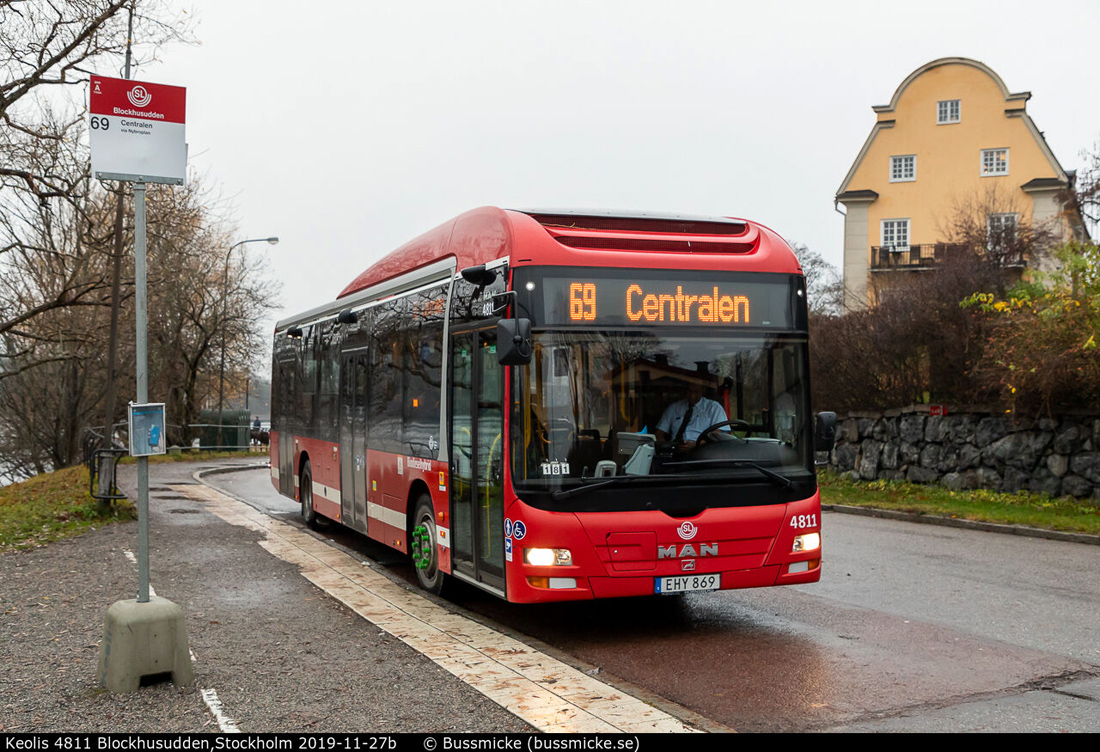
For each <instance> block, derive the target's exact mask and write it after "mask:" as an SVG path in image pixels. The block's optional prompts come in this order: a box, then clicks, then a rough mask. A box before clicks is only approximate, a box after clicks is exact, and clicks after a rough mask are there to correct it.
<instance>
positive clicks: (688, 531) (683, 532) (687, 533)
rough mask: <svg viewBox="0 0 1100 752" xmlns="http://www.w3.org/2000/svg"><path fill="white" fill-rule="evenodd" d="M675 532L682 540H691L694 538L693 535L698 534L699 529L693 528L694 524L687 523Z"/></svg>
mask: <svg viewBox="0 0 1100 752" xmlns="http://www.w3.org/2000/svg"><path fill="white" fill-rule="evenodd" d="M676 532H678V533H679V534H680V537H681V538H683V539H684V540H691V539H692V538H694V537H695V534H696V533H697V532H699V528H697V527H695V523H693V522H690V521H688V522H685V523H684V524H683V525H680V529H679V530H677V531H676Z"/></svg>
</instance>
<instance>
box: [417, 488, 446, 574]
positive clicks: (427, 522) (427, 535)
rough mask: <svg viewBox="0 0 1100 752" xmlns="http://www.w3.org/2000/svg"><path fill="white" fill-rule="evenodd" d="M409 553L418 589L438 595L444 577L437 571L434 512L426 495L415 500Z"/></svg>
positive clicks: (429, 498) (437, 548)
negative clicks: (418, 585)
mask: <svg viewBox="0 0 1100 752" xmlns="http://www.w3.org/2000/svg"><path fill="white" fill-rule="evenodd" d="M409 553H410V555H411V556H412V560H413V567H414V568H415V569H416V580H417V582H419V583H420V587H422V588H424V589H425V590H427V591H428V592H429V593H434V594H436V595H440V594H441V593H442V592H443V584H444V580H445V578H446V575H445V574H443V573H442V572H441V571H439V539H438V537H437V533H436V527H435V510H434V509H433V507H432V499H431V497H430V496H428V494H421V496H420V498H419V499H417V500H416V514H415V515H414V516H413V526H412V535H411V536H410V539H409Z"/></svg>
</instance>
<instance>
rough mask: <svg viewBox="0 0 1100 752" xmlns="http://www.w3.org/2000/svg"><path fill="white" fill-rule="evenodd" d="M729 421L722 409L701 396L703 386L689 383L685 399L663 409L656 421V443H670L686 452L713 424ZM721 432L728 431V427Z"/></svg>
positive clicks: (695, 382)
mask: <svg viewBox="0 0 1100 752" xmlns="http://www.w3.org/2000/svg"><path fill="white" fill-rule="evenodd" d="M727 420H729V416H727V415H726V411H725V410H723V409H722V406H721V405H720V404H718V403H717V402H715V401H714V400H712V399H707V398H706V397H704V396H703V385H702V384H701V383H700V382H697V381H692V382H690V383H689V384H688V393H687V398H686V399H682V400H678V401H676V402H673V403H672V404H671V405H669V406H668V407H666V408H665V411H664V413H662V414H661V419H660V420H659V421H657V430H656V433H657V441H659V442H666V441H670V440H671V441H672V443H673V444H676V445H678V446H680V447H683V448H685V449H690V448H691V447H693V446H695V442H696V440H697V439H698V438H699V434H700V433H702V432H703V431H704V430H705V429H707V428H710V427H711V426H713V425H715V424H716V423H724V422H726V421H727ZM723 430H726V431H728V430H729V427H728V426H727V427H725V428H724V429H723Z"/></svg>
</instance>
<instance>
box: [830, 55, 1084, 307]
mask: <svg viewBox="0 0 1100 752" xmlns="http://www.w3.org/2000/svg"><path fill="white" fill-rule="evenodd" d="M1030 98H1031V93H1030V92H1026V91H1025V92H1018V93H1011V92H1009V90H1008V88H1007V87H1006V86H1005V84H1004V81H1002V80H1001V77H1000V76H998V75H997V74H996V73H994V72H993V70H992V69H990V68H989V66H987V65H985V64H983V63H980V62H978V61H977V60H970V59H968V58H964V57H945V58H940V59H939V60H933V61H932V62H930V63H927V64H926V65H922V66H921V67H920V68H918V69H917V70H915V71H913V72H912V73H911V74H909V76H908V77H907V78H906V79H905V80H904V81H902V82H901V85H900V86H899V87H898V88H897V91H895V92H894V96H893V98H891V100H890V104H886V105H878V106H875V107H873V108H872V109H873V110H874V111H875V115H876V118H877V120H876V122H875V125H874V127H873V128H872V129H871V135H870V136H868V137H867V141H866V142H865V143H864V144H863V148H862V149H861V150H860V152H859V156H857V157H856V160H855V163H854V164H853V165H852V168H851V169H850V170H848V174H847V175H846V176H845V177H844V182H843V183H842V184H841V186H840V190H838V191H837V195H836V202H837V204H838V205H839V204H843V205H844V208H845V212H844V214H845V219H844V283H845V288H846V293H845V304H846V307H847V308H848V309H849V310H851V309H854V308H862V307H864V306H866V305H868V304H873V303H874V302H875V301H876V300H877V299H878V297H879V296H880V295H881V293H882V291H883V290H885V289H888V288H889V287H890V286H891V285H893V284H894V283H895V282H896V281H897V279H898V275H900V274H905V273H912V272H913V271H920V270H930V269H934V268H935V266H936V263H937V262H938V261H940V260H942V259H943V257H944V254H946V253H950V252H952V246H950V245H949V242H950V241H951V239H952V238H951V237H950V236H951V230H950V226H951V223H952V221H953V217H954V216H955V215H956V214H957V213H958V212H959V211H960V207H962V206H967V205H968V206H970V207H975V206H978V207H987V214H986V217H987V227H988V232H989V236H995V235H998V234H1003V233H1011V234H1014V233H1015V231H1016V228H1017V227H1019V226H1020V225H1021V223H1029V224H1030V225H1031V226H1032V227H1037V226H1044V227H1047V228H1049V229H1051V230H1052V231H1054V232H1056V233H1060V234H1066V233H1069V234H1071V235H1074V236H1079V237H1081V236H1084V226H1083V223H1082V221H1081V218H1080V216H1079V214H1077V213H1076V212H1073V213H1067V212H1065V211H1064V208H1063V206H1062V203H1061V201H1059V194H1060V192H1062V191H1064V190H1066V189H1068V188H1071V187H1072V185H1073V178H1074V175H1073V173H1072V172H1070V173H1067V172H1066V171H1065V170H1063V169H1062V166H1061V165H1060V164H1059V163H1058V160H1057V159H1056V158H1055V156H1054V154H1053V153H1052V152H1051V150H1050V147H1049V146H1048V145H1047V142H1046V140H1045V139H1044V138H1043V134H1042V133H1041V132H1040V131H1039V130H1038V128H1036V127H1035V123H1033V122H1032V120H1031V117H1029V116H1028V114H1027V109H1026V108H1027V100H1028V99H1030ZM1037 261H1038V259H1035V258H1031V259H1028V258H1021V259H1020V264H1021V265H1022V264H1028V263H1030V264H1032V265H1033V266H1034V265H1036V263H1037Z"/></svg>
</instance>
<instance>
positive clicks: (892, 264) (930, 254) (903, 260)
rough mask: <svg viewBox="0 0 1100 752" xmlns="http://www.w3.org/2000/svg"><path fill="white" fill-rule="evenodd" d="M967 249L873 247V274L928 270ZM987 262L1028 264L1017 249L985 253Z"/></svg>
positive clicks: (1008, 265)
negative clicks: (902, 270) (904, 270)
mask: <svg viewBox="0 0 1100 752" xmlns="http://www.w3.org/2000/svg"><path fill="white" fill-rule="evenodd" d="M966 248H967V246H965V245H962V244H960V243H923V244H920V245H873V246H871V271H873V272H883V271H896V270H899V269H928V268H931V267H934V266H936V265H937V264H941V263H943V261H944V259H946V258H947V257H948V256H950V255H951V254H954V253H961V252H962V251H964V250H966ZM982 256H984V257H985V258H986V259H989V260H993V261H994V262H995V263H997V264H998V265H999V266H1002V267H1005V268H1016V267H1022V266H1025V265H1026V260H1025V257H1024V252H1023V251H1022V250H1018V249H1015V248H1009V249H1007V250H1001V249H999V248H990V249H988V250H987V251H985V252H984V253H982Z"/></svg>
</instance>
